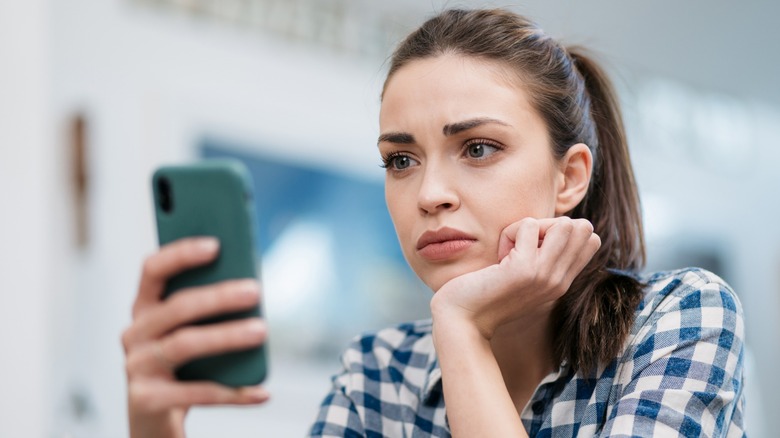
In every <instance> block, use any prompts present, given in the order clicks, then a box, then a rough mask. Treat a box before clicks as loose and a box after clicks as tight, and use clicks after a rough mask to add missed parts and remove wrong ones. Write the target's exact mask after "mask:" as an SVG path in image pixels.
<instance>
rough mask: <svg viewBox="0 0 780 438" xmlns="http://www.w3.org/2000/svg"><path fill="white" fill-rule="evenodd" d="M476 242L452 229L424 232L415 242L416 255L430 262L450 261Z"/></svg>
mask: <svg viewBox="0 0 780 438" xmlns="http://www.w3.org/2000/svg"><path fill="white" fill-rule="evenodd" d="M476 241H477V239H476V238H474V237H473V236H471V235H469V234H467V233H464V232H462V231H459V230H455V229H453V228H441V229H439V230H436V231H426V232H425V233H423V235H422V236H420V238H419V239H418V240H417V253H418V254H419V255H420V256H422V257H423V258H425V259H427V260H431V261H441V260H447V259H450V258H452V257H454V256H456V255H458V254H459V253H460V252H462V251H465V250H466V249H468V248H469V247H470V246H471V245H473V244H474V243H475V242H476Z"/></svg>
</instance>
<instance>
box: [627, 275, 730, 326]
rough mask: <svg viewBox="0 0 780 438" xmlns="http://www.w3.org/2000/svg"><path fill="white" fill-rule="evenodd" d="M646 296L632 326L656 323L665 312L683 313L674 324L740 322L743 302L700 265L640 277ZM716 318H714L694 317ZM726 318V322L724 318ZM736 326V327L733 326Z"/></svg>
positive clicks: (722, 282)
mask: <svg viewBox="0 0 780 438" xmlns="http://www.w3.org/2000/svg"><path fill="white" fill-rule="evenodd" d="M643 281H644V283H645V285H646V288H645V296H644V298H643V300H642V302H641V304H640V306H639V308H638V309H637V314H636V320H635V324H634V328H635V330H636V329H639V328H641V327H642V326H647V325H648V324H653V323H657V322H658V319H659V318H662V317H663V316H664V315H668V314H683V315H685V316H689V317H693V318H694V319H695V320H693V321H692V320H690V318H682V319H680V320H679V321H677V322H676V324H677V325H681V326H684V325H689V324H697V325H707V324H713V323H714V324H722V323H723V322H726V323H727V324H729V325H734V324H736V323H740V324H741V319H742V304H741V303H740V301H739V297H738V296H737V294H736V293H734V290H733V289H732V288H731V286H729V285H728V284H727V283H726V282H725V281H724V280H723V279H722V278H720V277H718V276H717V275H715V274H713V273H712V272H709V271H707V270H705V269H701V268H684V269H678V270H674V271H663V272H656V273H652V274H649V275H647V276H645V277H644V278H643ZM697 315H699V316H702V315H705V316H710V317H715V319H716V320H712V319H711V318H709V319H700V318H696V316H697ZM724 319H726V320H727V321H724ZM734 328H737V327H734Z"/></svg>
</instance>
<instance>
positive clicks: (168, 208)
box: [152, 160, 267, 387]
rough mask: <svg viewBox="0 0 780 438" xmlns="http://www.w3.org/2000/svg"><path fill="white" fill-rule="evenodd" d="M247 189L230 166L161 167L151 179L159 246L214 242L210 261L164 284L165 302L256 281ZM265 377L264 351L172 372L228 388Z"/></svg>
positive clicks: (244, 177)
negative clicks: (211, 286)
mask: <svg viewBox="0 0 780 438" xmlns="http://www.w3.org/2000/svg"><path fill="white" fill-rule="evenodd" d="M166 185H167V188H166V187H165V186H166ZM251 187H252V182H251V176H250V174H249V172H248V171H247V170H246V168H245V167H244V166H243V164H242V163H241V162H239V161H235V160H204V161H202V162H199V163H196V164H189V165H182V166H169V167H161V168H159V169H158V170H157V171H156V172H155V173H154V176H153V177H152V188H153V192H154V201H155V212H156V216H157V232H158V237H159V241H160V245H164V244H166V243H169V242H172V241H174V240H177V239H180V238H183V237H189V236H214V237H216V238H217V239H219V242H220V252H219V256H218V258H217V259H216V261H214V262H212V263H210V264H208V265H205V266H202V267H198V268H195V269H191V270H188V271H185V272H183V273H181V274H178V275H176V276H174V277H172V278H170V279H169V281H168V283H167V285H166V289H165V294H164V296H165V297H168V296H169V295H170V294H173V293H176V292H177V291H179V290H180V289H182V288H187V287H193V286H199V285H204V284H208V283H215V282H219V281H224V280H229V279H237V278H259V269H258V263H257V261H258V258H257V257H256V256H255V251H254V243H255V239H254V225H255V219H254V202H253V200H252V196H251ZM259 315H261V309H260V306H257V307H256V308H252V309H249V310H246V311H241V312H236V313H231V314H229V315H221V316H218V317H214V318H209V319H207V320H203V321H198V322H197V323H196V324H211V323H217V322H221V321H226V320H230V319H236V318H245V317H251V316H255V317H256V316H259ZM266 373H267V363H266V355H265V348H264V346H260V347H258V348H253V349H249V350H244V351H237V352H230V353H225V354H220V355H218V356H213V357H206V358H202V359H196V360H194V361H192V362H190V363H187V364H185V365H183V366H181V367H180V368H178V369H177V370H176V376H177V378H178V379H180V380H211V381H215V382H219V383H222V384H224V385H228V386H234V387H236V386H246V385H255V384H258V383H260V382H262V381H263V380H264V379H265V377H266Z"/></svg>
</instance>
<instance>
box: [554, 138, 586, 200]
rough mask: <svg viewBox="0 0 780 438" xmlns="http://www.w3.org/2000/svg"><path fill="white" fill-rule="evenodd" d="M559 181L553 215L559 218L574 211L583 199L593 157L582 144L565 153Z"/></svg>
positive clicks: (561, 163)
mask: <svg viewBox="0 0 780 438" xmlns="http://www.w3.org/2000/svg"><path fill="white" fill-rule="evenodd" d="M560 166H561V167H560V172H561V173H560V175H559V176H560V181H561V184H560V185H559V187H558V196H557V199H556V204H555V215H556V216H561V215H564V214H566V213H568V212H570V211H572V210H573V209H574V207H576V206H577V204H579V203H580V201H582V200H583V199H584V198H585V195H586V194H587V192H588V186H589V185H590V177H591V173H592V170H593V155H592V154H591V152H590V148H588V146H587V145H585V144H584V143H577V144H575V145H574V146H572V147H570V148H569V150H568V151H566V155H564V157H563V158H562V159H561V162H560Z"/></svg>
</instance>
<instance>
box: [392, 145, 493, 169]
mask: <svg viewBox="0 0 780 438" xmlns="http://www.w3.org/2000/svg"><path fill="white" fill-rule="evenodd" d="M504 149H505V147H504V146H503V145H502V144H500V143H498V142H495V141H493V140H488V139H484V138H475V139H471V140H468V141H466V142H465V143H463V146H461V151H460V156H461V158H466V159H468V160H470V161H472V162H475V163H485V164H486V163H487V162H488V160H490V159H491V158H492V157H493V156H494V155H495V154H496V153H498V152H501V151H503V150H504ZM418 164H420V162H419V161H418V160H417V159H415V158H414V157H413V155H412V154H410V153H408V152H405V151H392V152H389V153H387V154H384V155H383V156H382V163H381V164H380V165H379V167H381V168H383V169H385V170H388V171H396V172H401V171H404V170H406V169H408V168H409V167H413V166H416V165H418Z"/></svg>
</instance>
